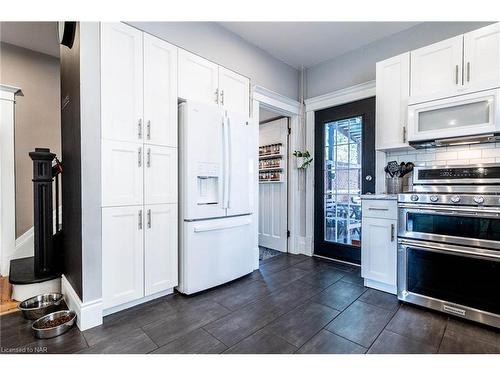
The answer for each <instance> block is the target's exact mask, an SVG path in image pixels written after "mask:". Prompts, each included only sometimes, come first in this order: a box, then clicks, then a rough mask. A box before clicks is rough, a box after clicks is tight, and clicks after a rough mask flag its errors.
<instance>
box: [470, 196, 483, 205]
mask: <svg viewBox="0 0 500 375" xmlns="http://www.w3.org/2000/svg"><path fill="white" fill-rule="evenodd" d="M473 199H474V202H476V203H477V204H481V203H484V197H482V196H480V195H476V196H475V197H474V198H473Z"/></svg>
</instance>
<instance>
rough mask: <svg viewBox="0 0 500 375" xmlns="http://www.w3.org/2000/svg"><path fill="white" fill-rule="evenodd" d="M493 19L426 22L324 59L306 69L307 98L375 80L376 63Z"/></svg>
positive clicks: (463, 31)
mask: <svg viewBox="0 0 500 375" xmlns="http://www.w3.org/2000/svg"><path fill="white" fill-rule="evenodd" d="M489 23H491V22H424V23H422V24H419V25H417V26H414V27H412V28H410V29H408V30H404V31H402V32H400V33H397V34H394V35H391V36H390V37H387V38H384V39H381V40H379V41H376V42H373V43H371V44H368V45H367V46H365V47H362V48H359V49H356V50H354V51H351V52H348V53H346V54H344V55H342V56H339V57H337V58H335V59H333V60H329V61H325V62H323V63H320V64H318V65H315V66H313V67H311V68H308V69H307V71H306V98H312V97H314V96H318V95H322V94H326V93H329V92H332V91H336V90H339V89H342V88H346V87H349V86H353V85H356V84H360V83H364V82H367V81H371V80H374V79H375V64H376V63H377V61H381V60H385V59H387V58H389V57H392V56H396V55H399V54H400V53H403V52H407V51H411V50H413V49H416V48H420V47H423V46H426V45H428V44H432V43H435V42H439V41H440V40H444V39H447V38H451V37H453V36H456V35H459V34H462V33H465V32H467V31H471V30H474V29H478V28H480V27H483V26H486V25H488V24H489Z"/></svg>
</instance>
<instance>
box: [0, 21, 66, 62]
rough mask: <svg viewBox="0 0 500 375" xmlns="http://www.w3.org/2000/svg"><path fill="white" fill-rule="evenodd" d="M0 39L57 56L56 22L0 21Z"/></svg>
mask: <svg viewBox="0 0 500 375" xmlns="http://www.w3.org/2000/svg"><path fill="white" fill-rule="evenodd" d="M0 40H1V41H2V42H6V43H10V44H14V45H16V46H19V47H23V48H27V49H30V50H33V51H37V52H41V53H45V54H47V55H51V56H55V57H59V40H58V37H57V22H0Z"/></svg>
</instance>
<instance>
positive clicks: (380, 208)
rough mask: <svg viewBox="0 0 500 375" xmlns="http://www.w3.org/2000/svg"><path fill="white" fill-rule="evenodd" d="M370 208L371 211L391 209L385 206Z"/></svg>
mask: <svg viewBox="0 0 500 375" xmlns="http://www.w3.org/2000/svg"><path fill="white" fill-rule="evenodd" d="M368 210H370V211H389V209H388V208H383V207H368Z"/></svg>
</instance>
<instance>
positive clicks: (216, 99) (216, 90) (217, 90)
mask: <svg viewBox="0 0 500 375" xmlns="http://www.w3.org/2000/svg"><path fill="white" fill-rule="evenodd" d="M215 102H216V103H217V104H219V89H218V88H217V89H215Z"/></svg>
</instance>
